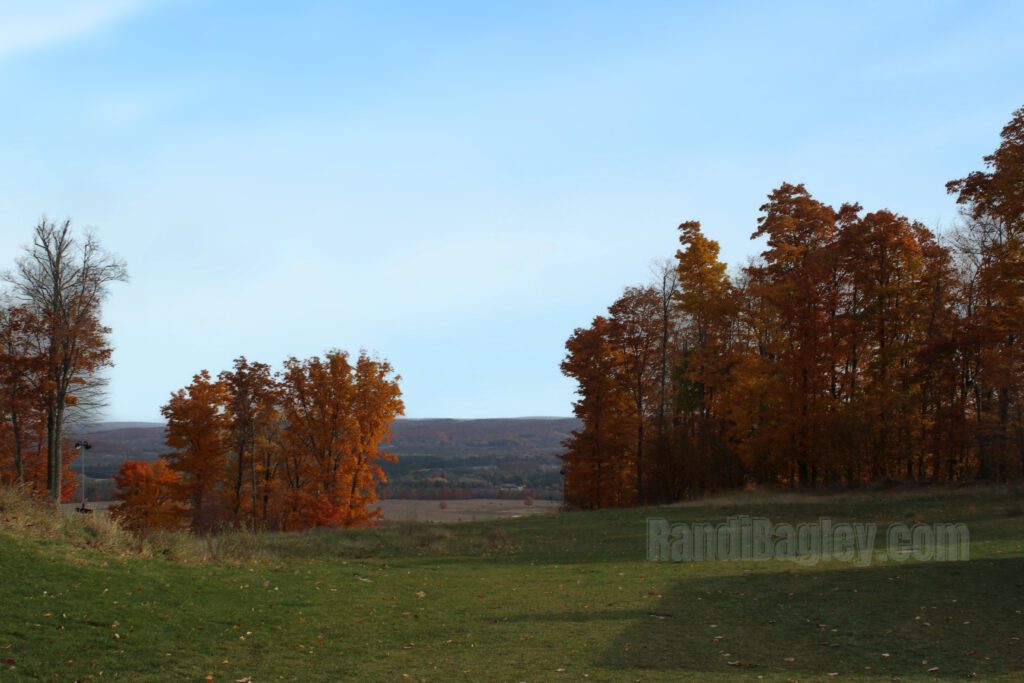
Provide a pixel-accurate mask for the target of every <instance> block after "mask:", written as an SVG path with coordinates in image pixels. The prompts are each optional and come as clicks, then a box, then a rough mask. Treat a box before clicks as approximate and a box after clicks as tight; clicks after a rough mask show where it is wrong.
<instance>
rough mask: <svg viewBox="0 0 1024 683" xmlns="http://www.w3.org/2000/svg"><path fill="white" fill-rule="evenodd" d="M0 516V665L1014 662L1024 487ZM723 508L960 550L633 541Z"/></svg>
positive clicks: (597, 667)
mask: <svg viewBox="0 0 1024 683" xmlns="http://www.w3.org/2000/svg"><path fill="white" fill-rule="evenodd" d="M449 503H450V504H451V501H449ZM0 507H2V506H0ZM10 514H11V513H10V512H9V511H7V512H0V522H3V523H0V529H3V528H4V524H6V526H7V528H8V529H9V531H7V532H3V531H0V577H2V581H0V605H2V606H3V609H2V610H0V680H4V681H6V680H14V681H18V680H57V681H73V680H80V681H85V680H90V681H99V680H106V679H118V680H130V681H204V680H213V681H218V682H220V681H237V680H240V679H244V678H245V677H249V676H251V677H252V680H253V682H254V683H261V682H262V681H272V680H287V681H341V680H354V681H409V680H415V681H455V680H466V681H578V680H592V681H680V680H694V681H723V682H724V681H749V682H751V683H755V682H760V681H779V682H783V681H801V682H807V681H832V680H840V681H850V680H853V681H886V682H889V681H953V680H964V679H969V678H975V679H976V680H983V681H1007V682H1009V681H1020V680H1024V493H1022V491H1021V490H1020V489H965V490H934V489H933V490H925V491H917V492H911V493H907V494H904V493H897V494H891V493H885V494H883V493H876V494H874V495H848V496H840V497H828V496H814V497H802V496H773V495H763V494H753V495H736V496H731V497H728V498H722V499H719V500H709V501H705V502H700V503H693V504H687V505H681V506H670V507H663V508H647V509H628V510H608V511H600V512H573V513H557V514H547V515H529V516H525V517H520V518H515V519H495V520H490V521H477V522H463V523H460V524H448V525H443V524H416V523H401V522H398V523H394V524H389V525H384V526H382V527H381V528H378V529H361V530H348V531H345V530H334V531H331V530H321V531H314V532H307V533H298V534H269V535H266V536H262V537H252V536H251V535H245V534H242V535H238V536H228V537H222V538H213V539H207V540H203V541H190V542H186V541H185V540H184V539H181V540H178V541H174V540H173V539H172V541H171V542H169V543H167V544H164V545H159V546H156V547H157V549H158V550H157V554H156V556H154V557H138V556H132V555H128V556H121V555H119V554H117V553H115V552H99V551H97V550H93V549H90V548H89V547H82V546H91V545H96V544H102V542H103V539H102V537H100V536H97V537H95V538H94V537H93V536H91V535H90V532H88V530H80V531H77V532H72V531H67V530H64V531H61V530H60V529H61V528H62V527H60V525H49V526H52V530H51V531H47V526H48V525H47V524H42V523H39V522H38V521H35V522H32V523H22V524H20V526H19V525H17V524H15V523H14V522H9V521H4V520H5V519H6V518H5V517H4V515H8V516H9V515H10ZM51 514H52V513H51ZM739 514H749V515H760V516H766V517H769V518H771V519H772V520H773V521H774V522H784V521H785V522H790V523H799V522H807V521H815V520H818V519H819V518H821V517H823V516H826V517H829V518H831V519H833V520H836V521H845V522H854V521H857V522H873V523H877V524H880V525H887V524H890V523H901V524H907V525H913V524H917V523H932V522H963V523H966V524H967V525H968V526H969V528H970V551H971V557H970V560H969V561H966V562H927V561H914V560H910V561H906V562H896V561H893V560H891V559H888V560H887V559H884V558H882V557H874V558H873V560H872V561H871V562H870V564H868V565H867V566H857V565H855V564H852V563H850V562H841V561H838V560H831V561H827V562H821V563H820V564H816V565H812V566H807V565H801V564H797V563H795V562H784V561H779V560H763V561H693V562H682V563H675V562H650V561H647V560H646V559H645V551H646V541H645V539H646V536H645V530H646V519H647V518H648V517H651V516H658V517H665V518H667V519H668V520H669V521H670V522H672V523H677V522H691V523H692V522H704V521H706V522H711V523H721V522H724V521H725V520H726V519H727V518H728V517H729V516H732V515H739ZM73 519H75V520H78V518H73ZM62 538H67V539H69V540H61V539H62ZM69 542H74V543H75V544H76V545H75V546H74V547H73V546H71V545H69ZM197 553H198V554H197ZM175 558H178V559H175ZM203 558H221V559H219V560H218V559H213V560H210V559H207V560H206V561H199V560H202V559H203Z"/></svg>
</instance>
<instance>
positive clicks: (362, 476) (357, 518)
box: [343, 352, 405, 526]
mask: <svg viewBox="0 0 1024 683" xmlns="http://www.w3.org/2000/svg"><path fill="white" fill-rule="evenodd" d="M400 379H401V378H400V377H398V376H397V375H395V374H394V370H393V368H392V367H391V364H390V363H388V362H387V361H378V360H375V359H373V358H371V357H370V356H368V355H367V354H366V352H360V354H359V358H358V359H356V367H355V386H354V392H353V396H352V412H353V417H354V423H355V424H354V426H355V432H354V434H353V439H352V441H353V448H352V454H351V458H350V460H349V463H348V464H347V467H346V468H345V469H346V470H347V473H346V476H347V477H348V479H349V492H348V510H347V511H346V513H345V518H344V520H343V524H344V525H345V526H362V525H365V524H367V523H369V522H371V521H372V520H373V519H375V518H376V517H379V516H380V511H379V509H374V510H373V511H372V512H371V511H370V510H369V508H368V507H367V506H368V505H369V504H371V503H373V502H374V501H376V500H377V485H378V484H386V483H387V476H386V475H385V474H384V470H383V469H381V466H380V464H379V463H380V462H381V461H384V462H396V461H397V460H398V458H396V457H395V456H394V455H392V454H390V453H388V452H387V451H384V450H381V447H382V446H384V445H386V444H388V443H389V442H390V439H391V424H392V423H393V422H394V420H395V418H397V417H398V416H399V415H402V414H403V413H404V412H405V405H404V404H403V403H402V392H401V391H400V390H399V388H398V381H399V380H400Z"/></svg>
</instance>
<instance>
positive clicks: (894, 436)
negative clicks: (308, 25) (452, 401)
mask: <svg viewBox="0 0 1024 683" xmlns="http://www.w3.org/2000/svg"><path fill="white" fill-rule="evenodd" d="M985 163H986V166H987V169H986V170H985V171H984V172H977V173H972V174H970V175H968V176H967V177H965V178H963V179H961V180H958V181H954V182H952V183H950V184H949V185H948V189H949V191H950V192H951V193H954V194H956V195H957V198H958V202H959V203H960V204H961V205H962V206H963V207H964V210H965V218H966V228H965V229H964V230H962V231H960V232H958V233H955V234H954V235H953V238H952V239H951V240H946V241H945V242H943V241H940V240H939V239H938V238H936V236H935V235H933V234H932V232H930V231H929V230H928V229H927V228H926V227H925V226H923V225H921V224H920V223H917V222H913V221H911V220H908V219H907V218H905V217H903V216H900V215H898V214H896V213H894V212H892V211H888V210H882V211H875V212H872V213H868V214H864V213H863V211H862V209H861V207H860V206H859V205H858V204H853V203H850V204H843V205H842V206H839V207H838V208H834V207H833V206H830V205H828V204H826V203H824V202H821V201H819V200H817V199H815V198H814V197H813V196H811V194H810V193H809V192H808V191H807V189H806V188H805V187H804V186H803V185H792V184H789V183H784V184H783V185H781V186H780V187H779V188H777V189H776V190H774V191H773V192H772V193H771V194H770V195H769V196H768V201H767V202H766V203H765V204H764V205H763V206H762V207H761V216H760V218H758V221H757V223H758V227H757V230H756V231H755V232H754V233H753V237H754V238H759V239H763V240H764V241H765V243H766V247H765V249H764V250H763V252H762V253H761V254H760V257H759V258H758V259H756V260H752V261H751V262H750V263H749V265H747V267H745V268H742V269H741V270H740V271H739V272H738V274H737V276H736V277H735V278H733V279H730V277H729V276H728V275H727V274H726V272H727V269H726V266H725V264H724V263H722V262H721V261H719V248H718V244H717V243H716V242H714V241H713V240H710V239H708V238H707V237H705V236H704V234H703V233H702V232H701V229H700V224H699V223H697V222H696V221H688V222H685V223H683V224H682V225H680V226H679V240H680V244H681V248H680V249H679V250H678V252H677V253H676V272H675V275H676V278H675V285H676V288H675V291H673V292H672V300H673V302H674V304H675V305H674V306H671V307H669V308H668V313H667V314H663V315H661V316H660V317H661V319H662V320H661V323H662V324H658V323H659V320H658V318H659V315H658V314H657V313H656V312H655V309H656V306H654V305H653V303H654V301H653V299H654V297H648V296H647V292H648V291H649V289H648V288H642V287H641V288H628V289H627V290H626V292H625V293H624V294H623V296H621V297H620V298H619V299H618V300H617V301H615V302H614V303H613V304H612V306H611V307H610V308H609V318H604V317H598V318H595V319H594V322H593V324H592V325H591V326H590V327H589V328H587V329H577V330H576V331H575V332H574V333H573V335H572V337H570V339H569V340H568V342H567V343H566V350H567V355H566V358H565V360H564V361H563V363H562V366H561V367H562V372H563V373H564V374H565V375H567V376H569V377H571V378H573V379H574V380H576V382H577V384H578V390H577V393H578V395H579V400H577V401H576V403H575V405H574V410H575V413H576V415H577V416H578V417H579V418H580V419H581V420H582V422H583V427H582V429H580V430H579V431H578V432H576V433H574V434H573V435H572V436H571V438H570V439H569V440H567V441H566V443H565V446H566V452H565V454H564V456H563V462H564V468H563V474H564V477H565V479H564V483H565V498H566V502H567V503H568V504H569V505H572V506H579V507H603V506H609V505H622V504H627V503H630V502H632V501H633V500H638V501H641V502H647V501H649V502H660V501H663V500H666V499H678V498H683V497H687V496H692V495H699V494H701V493H703V492H706V491H710V490H715V489H716V488H726V487H738V486H741V485H745V484H769V485H782V486H820V485H837V484H838V485H855V484H858V483H861V482H866V481H879V480H928V479H930V480H938V481H950V480H971V479H974V478H978V479H986V478H992V479H996V480H1009V479H1016V478H1020V477H1022V476H1024V437H1022V435H1024V189H1022V188H1024V108H1021V109H1020V110H1018V111H1017V112H1015V114H1014V117H1013V120H1012V121H1011V122H1010V123H1009V125H1007V127H1006V128H1005V129H1004V130H1003V133H1002V144H1001V145H1000V147H999V149H998V150H996V152H995V153H994V154H992V155H990V156H988V157H986V158H985ZM666 282H667V281H666V280H664V279H662V284H663V285H664V284H665V283H666ZM653 289H654V291H655V292H658V291H659V290H658V288H657V287H654V288H653ZM662 291H664V288H663V289H662ZM659 293H660V292H659ZM649 299H650V300H649ZM652 350H660V351H661V355H662V359H661V361H660V362H659V363H657V364H655V365H654V367H650V366H649V365H648V364H647V363H646V362H645V361H646V360H647V359H648V358H649V357H650V355H651V352H652ZM666 365H667V366H669V368H670V372H669V373H668V374H669V376H670V385H671V386H670V387H668V390H667V391H668V393H669V394H670V396H669V398H668V400H665V397H664V393H665V392H666V388H665V382H664V378H665V373H664V368H665V366H666ZM647 369H650V370H653V372H652V373H651V375H647V374H646V370H647ZM659 372H660V373H661V375H660V379H661V380H662V381H661V382H657V381H652V380H655V379H656V378H657V377H658V374H659ZM659 385H660V386H659ZM659 392H660V393H661V395H660V396H659V395H658V394H659ZM652 407H655V409H653V410H652V409H651V408H652ZM661 411H664V412H666V413H667V414H662V412H661ZM648 468H650V469H648ZM648 472H649V473H650V474H649V475H648V474H647V473H648ZM652 485H656V486H652ZM659 487H660V489H661V491H662V493H661V494H659ZM623 491H627V492H635V497H633V498H631V497H630V496H629V495H623V493H622V492H623ZM659 495H661V497H660V498H659Z"/></svg>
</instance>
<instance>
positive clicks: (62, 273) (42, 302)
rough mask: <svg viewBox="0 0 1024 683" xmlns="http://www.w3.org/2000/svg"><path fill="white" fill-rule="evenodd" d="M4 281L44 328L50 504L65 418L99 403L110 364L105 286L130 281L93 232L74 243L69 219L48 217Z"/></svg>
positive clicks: (55, 494)
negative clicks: (100, 377)
mask: <svg viewBox="0 0 1024 683" xmlns="http://www.w3.org/2000/svg"><path fill="white" fill-rule="evenodd" d="M3 279H4V280H6V281H7V282H8V283H9V284H10V285H11V286H12V289H13V295H14V296H15V297H16V298H18V299H20V300H21V302H22V303H24V304H25V305H27V306H29V307H30V308H32V309H33V310H34V311H35V312H36V313H37V314H38V315H39V317H40V318H41V319H43V320H44V323H45V329H46V334H45V345H46V349H45V352H46V353H45V357H46V363H47V367H46V375H47V380H48V381H47V384H46V386H45V388H44V392H45V405H46V451H47V476H46V484H47V490H48V491H49V494H50V497H51V498H52V499H54V500H55V501H59V500H60V492H61V467H62V465H63V453H62V449H61V446H62V442H63V431H64V423H65V418H66V417H67V415H68V408H69V406H73V405H75V404H76V403H78V397H79V396H81V398H82V399H83V402H82V404H81V405H82V406H83V407H84V406H85V404H86V403H95V402H96V400H97V396H96V392H97V391H98V390H99V389H100V386H101V385H100V383H99V382H97V377H96V372H97V370H98V369H99V368H100V367H102V366H104V365H108V364H109V358H110V348H109V346H108V345H107V342H106V337H107V334H108V333H109V330H108V329H106V328H104V327H103V326H102V325H101V324H100V308H101V305H102V303H103V300H104V299H105V298H106V296H107V291H108V285H109V284H110V283H111V282H125V281H127V279H128V273H127V269H126V267H125V264H124V262H123V261H121V260H119V259H117V258H115V257H113V256H111V255H110V254H108V253H107V252H106V251H104V250H103V248H102V247H101V246H100V244H99V242H98V241H97V239H96V237H95V235H93V234H92V233H88V232H87V233H86V234H85V236H84V239H82V240H77V239H75V237H74V235H73V234H72V231H71V221H70V220H65V221H63V222H62V223H60V224H57V223H52V222H50V221H48V220H46V218H43V219H41V220H40V221H39V223H38V224H37V225H36V227H35V230H34V232H33V239H32V244H31V245H30V246H28V247H26V248H25V254H24V255H23V256H22V257H21V258H19V259H18V260H17V263H16V266H15V268H14V270H13V271H10V272H7V273H4V274H3Z"/></svg>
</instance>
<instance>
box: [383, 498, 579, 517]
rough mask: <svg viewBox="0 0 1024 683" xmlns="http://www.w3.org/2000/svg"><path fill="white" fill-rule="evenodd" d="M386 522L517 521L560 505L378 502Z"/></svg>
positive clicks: (499, 501)
mask: <svg viewBox="0 0 1024 683" xmlns="http://www.w3.org/2000/svg"><path fill="white" fill-rule="evenodd" d="M374 505H375V506H377V507H379V508H380V509H381V513H383V515H384V519H386V520H388V521H397V522H476V521H483V520H488V519H514V518H516V517H523V516H525V515H536V514H542V513H546V512H552V511H555V510H557V509H558V507H559V505H561V501H557V500H535V501H533V505H531V506H528V505H526V504H525V503H524V502H523V501H521V500H506V499H502V498H469V499H466V500H445V501H437V500H378V501H377V502H376V503H374Z"/></svg>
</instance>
